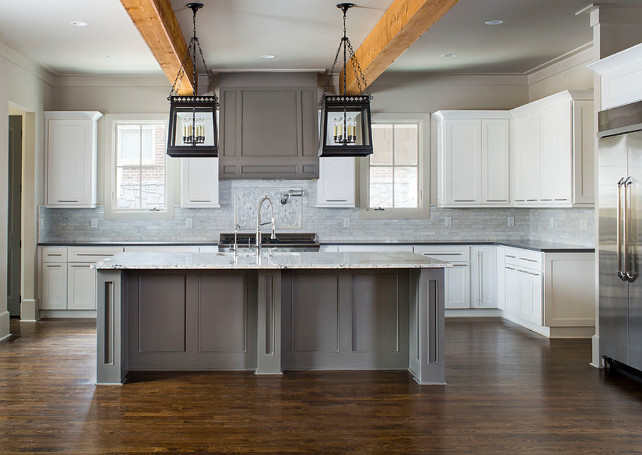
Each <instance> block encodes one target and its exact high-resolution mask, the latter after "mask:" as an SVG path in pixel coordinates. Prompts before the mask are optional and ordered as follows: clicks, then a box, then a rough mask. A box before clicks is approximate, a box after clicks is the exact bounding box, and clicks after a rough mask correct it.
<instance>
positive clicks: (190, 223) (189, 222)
mask: <svg viewBox="0 0 642 455" xmlns="http://www.w3.org/2000/svg"><path fill="white" fill-rule="evenodd" d="M185 227H186V228H187V229H192V228H193V227H194V218H185Z"/></svg>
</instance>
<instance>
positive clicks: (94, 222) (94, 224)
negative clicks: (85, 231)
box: [91, 218, 98, 229]
mask: <svg viewBox="0 0 642 455" xmlns="http://www.w3.org/2000/svg"><path fill="white" fill-rule="evenodd" d="M97 227H98V218H92V219H91V228H92V229H96V228H97Z"/></svg>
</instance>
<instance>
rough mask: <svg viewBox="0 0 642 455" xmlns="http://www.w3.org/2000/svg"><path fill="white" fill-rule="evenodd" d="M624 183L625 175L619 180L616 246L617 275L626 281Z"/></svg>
mask: <svg viewBox="0 0 642 455" xmlns="http://www.w3.org/2000/svg"><path fill="white" fill-rule="evenodd" d="M623 184H624V177H622V178H621V179H620V181H619V182H617V206H616V212H615V226H616V231H615V232H616V233H615V243H616V244H617V247H616V252H617V276H618V277H619V278H620V279H621V280H622V281H625V280H626V275H625V274H624V272H623V271H622V236H621V235H620V232H621V230H622V220H621V215H622V185H623Z"/></svg>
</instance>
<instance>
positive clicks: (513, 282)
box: [504, 267, 521, 315]
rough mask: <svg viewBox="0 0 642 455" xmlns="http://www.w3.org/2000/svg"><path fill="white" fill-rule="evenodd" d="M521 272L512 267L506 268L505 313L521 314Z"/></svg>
mask: <svg viewBox="0 0 642 455" xmlns="http://www.w3.org/2000/svg"><path fill="white" fill-rule="evenodd" d="M519 275H520V274H519V272H517V270H515V269H514V268H512V267H506V268H504V284H505V292H504V304H505V308H506V309H505V311H506V312H508V313H509V314H514V315H518V314H519V306H520V304H519V302H520V298H521V296H520V286H519Z"/></svg>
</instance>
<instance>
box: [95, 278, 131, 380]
mask: <svg viewBox="0 0 642 455" xmlns="http://www.w3.org/2000/svg"><path fill="white" fill-rule="evenodd" d="M121 275H122V274H121V271H120V270H98V271H97V273H96V309H97V314H96V340H97V343H96V361H97V368H96V383H97V384H122V382H123V375H124V373H125V365H123V362H122V355H121V353H122V339H121V334H122V320H123V319H122V314H121V313H122V312H121V309H122V308H121V299H122V296H121V290H122V285H121V284H122V281H121Z"/></svg>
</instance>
